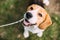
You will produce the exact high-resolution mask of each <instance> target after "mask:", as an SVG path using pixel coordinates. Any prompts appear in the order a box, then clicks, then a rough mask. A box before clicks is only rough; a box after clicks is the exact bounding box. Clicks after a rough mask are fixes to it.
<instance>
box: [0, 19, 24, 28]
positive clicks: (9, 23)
mask: <svg viewBox="0 0 60 40" xmlns="http://www.w3.org/2000/svg"><path fill="white" fill-rule="evenodd" d="M23 20H24V18H22V19H21V20H18V21H16V22H13V23H9V24H5V25H1V26H0V27H4V26H9V25H13V24H17V23H19V22H22V21H23Z"/></svg>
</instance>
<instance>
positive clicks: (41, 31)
mask: <svg viewBox="0 0 60 40" xmlns="http://www.w3.org/2000/svg"><path fill="white" fill-rule="evenodd" d="M43 32H44V30H41V29H40V30H39V32H38V33H37V36H38V37H42V35H43Z"/></svg>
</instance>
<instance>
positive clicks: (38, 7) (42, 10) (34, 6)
mask: <svg viewBox="0 0 60 40" xmlns="http://www.w3.org/2000/svg"><path fill="white" fill-rule="evenodd" d="M31 7H32V8H33V10H37V9H39V10H38V12H40V13H44V14H46V13H47V12H46V10H45V9H44V8H43V7H41V6H39V5H37V4H32V5H30V6H28V8H27V11H29V10H30V8H31Z"/></svg>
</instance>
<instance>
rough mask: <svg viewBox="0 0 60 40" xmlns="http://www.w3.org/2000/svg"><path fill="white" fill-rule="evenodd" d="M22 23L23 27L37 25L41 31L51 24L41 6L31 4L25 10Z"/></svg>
mask: <svg viewBox="0 0 60 40" xmlns="http://www.w3.org/2000/svg"><path fill="white" fill-rule="evenodd" d="M23 23H24V25H25V26H32V25H37V26H38V27H39V28H41V29H46V27H48V26H49V25H51V24H52V21H51V18H50V16H49V15H48V13H47V12H46V10H45V9H44V8H43V7H42V6H40V5H37V4H32V5H30V6H29V7H28V8H27V11H26V13H25V14H24V21H23Z"/></svg>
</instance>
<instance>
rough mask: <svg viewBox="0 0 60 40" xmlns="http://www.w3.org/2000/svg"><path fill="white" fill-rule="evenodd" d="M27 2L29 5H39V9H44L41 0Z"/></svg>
mask: <svg viewBox="0 0 60 40" xmlns="http://www.w3.org/2000/svg"><path fill="white" fill-rule="evenodd" d="M29 2H30V3H29V5H32V4H38V5H40V6H41V7H43V8H44V3H43V0H30V1H29Z"/></svg>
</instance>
